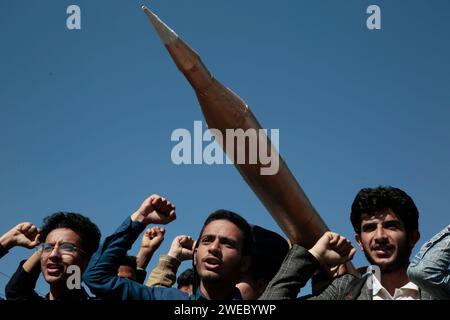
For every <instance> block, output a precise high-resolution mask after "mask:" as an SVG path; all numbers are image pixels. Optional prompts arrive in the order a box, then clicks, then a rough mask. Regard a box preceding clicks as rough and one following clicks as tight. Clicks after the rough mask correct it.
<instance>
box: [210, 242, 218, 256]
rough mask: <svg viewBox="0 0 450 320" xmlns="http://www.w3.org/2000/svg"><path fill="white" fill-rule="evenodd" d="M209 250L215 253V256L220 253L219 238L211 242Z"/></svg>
mask: <svg viewBox="0 0 450 320" xmlns="http://www.w3.org/2000/svg"><path fill="white" fill-rule="evenodd" d="M208 251H209V252H210V253H212V254H214V255H215V256H217V255H218V254H220V241H219V238H216V239H215V240H214V241H212V242H211V244H210V245H209V248H208Z"/></svg>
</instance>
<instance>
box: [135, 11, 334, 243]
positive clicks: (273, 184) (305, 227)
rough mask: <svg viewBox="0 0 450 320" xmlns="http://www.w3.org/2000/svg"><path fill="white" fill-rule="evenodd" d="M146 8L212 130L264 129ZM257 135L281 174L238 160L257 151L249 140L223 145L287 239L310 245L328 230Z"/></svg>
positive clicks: (268, 144) (263, 138) (269, 146)
mask: <svg viewBox="0 0 450 320" xmlns="http://www.w3.org/2000/svg"><path fill="white" fill-rule="evenodd" d="M142 9H143V10H144V12H145V14H146V15H147V16H148V18H149V20H150V22H151V23H152V25H153V26H154V28H155V29H156V31H157V33H158V35H159V37H160V38H161V41H162V42H163V43H164V45H165V47H166V49H167V50H168V51H169V54H170V55H171V57H172V59H173V61H174V62H175V64H176V66H177V67H178V69H179V70H180V71H181V72H182V73H183V74H184V76H185V77H186V79H187V80H188V81H189V83H190V84H191V86H192V88H193V89H194V91H195V93H196V95H197V98H198V101H199V103H200V106H201V109H202V112H203V114H204V117H205V120H206V122H207V124H208V127H209V129H210V130H211V129H217V130H219V131H220V132H221V133H222V137H226V136H227V135H226V130H227V129H234V130H236V129H242V130H243V131H247V130H248V129H253V130H255V131H256V132H261V130H262V128H261V126H260V124H259V123H258V121H257V119H256V118H255V116H254V115H253V113H252V111H251V110H250V108H249V107H248V105H247V104H246V103H245V102H244V101H243V100H242V99H241V98H240V97H239V96H238V95H236V94H235V93H234V92H233V91H231V90H230V89H228V88H227V87H225V86H224V85H222V84H221V83H220V82H219V81H217V80H216V79H215V78H214V77H213V76H212V75H211V73H210V72H209V71H208V69H207V68H206V67H205V65H204V64H203V62H202V60H201V58H200V56H199V55H198V54H197V53H196V52H195V51H194V50H193V49H192V48H191V47H190V46H189V45H188V44H186V43H185V42H184V41H183V40H182V39H181V38H180V37H179V36H178V35H177V34H176V33H175V32H174V31H173V30H172V29H170V28H169V27H168V26H167V25H166V24H165V23H164V22H163V21H161V20H160V19H159V17H158V16H157V15H155V14H154V13H153V12H152V11H150V10H149V9H148V8H146V7H142ZM213 131H214V130H213ZM257 139H258V143H259V146H260V147H261V146H263V147H265V148H266V150H268V152H269V153H270V155H271V158H272V159H276V161H278V167H277V168H278V170H277V172H275V173H273V174H262V172H264V169H267V168H266V164H263V163H262V162H261V161H259V160H258V161H257V162H256V163H239V161H236V156H237V155H238V153H239V151H242V149H243V148H244V150H245V153H246V155H247V158H246V159H249V157H250V156H251V155H252V154H251V153H252V152H254V151H252V150H251V148H250V146H249V145H248V144H247V143H244V144H242V143H241V144H237V145H234V148H233V149H232V150H230V149H229V148H226V146H227V145H228V143H229V142H230V141H227V139H226V138H225V139H224V140H223V143H222V144H221V147H222V148H223V150H224V152H225V153H226V154H227V155H228V157H229V158H231V159H232V160H233V163H234V165H235V166H236V168H237V169H238V171H239V172H240V174H241V175H242V177H243V178H244V179H245V181H246V182H247V184H248V185H249V186H250V187H251V188H252V190H253V191H254V192H255V194H256V195H257V196H258V198H259V199H260V200H261V202H262V203H263V204H264V206H265V207H266V208H267V210H268V211H269V212H270V214H271V215H272V217H273V218H274V219H275V221H276V222H277V223H278V225H279V226H280V228H281V229H283V231H284V232H285V233H286V235H287V236H288V237H289V239H290V240H291V241H292V242H293V243H298V244H300V245H302V246H303V247H305V248H308V249H309V248H311V247H312V246H313V245H314V244H315V243H316V241H317V240H318V239H319V238H320V237H321V236H322V235H323V233H324V232H326V231H327V230H328V228H327V226H326V224H325V222H324V221H323V220H322V218H321V217H320V215H319V214H318V213H317V211H316V210H315V209H314V207H313V206H312V204H311V202H310V201H309V199H308V197H307V196H306V194H305V192H304V191H303V190H302V188H301V187H300V185H299V184H298V182H297V181H296V179H295V178H294V176H293V175H292V173H291V171H290V170H289V168H288V166H287V164H286V163H285V162H284V160H283V159H282V157H281V156H280V155H279V153H278V150H276V148H275V147H274V146H273V144H272V143H271V141H270V140H269V139H268V138H267V136H266V135H264V134H262V135H261V134H260V135H258V137H257ZM216 141H219V142H220V141H221V140H220V139H218V140H216ZM230 145H232V144H230Z"/></svg>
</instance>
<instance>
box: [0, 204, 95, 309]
mask: <svg viewBox="0 0 450 320" xmlns="http://www.w3.org/2000/svg"><path fill="white" fill-rule="evenodd" d="M100 237H101V234H100V231H99V229H98V227H97V226H96V225H95V224H94V223H92V222H91V220H89V218H87V217H85V216H83V215H81V214H78V213H72V212H58V213H55V214H52V215H50V216H48V217H46V218H45V219H44V223H43V226H42V228H41V230H40V236H39V239H40V241H41V242H42V244H41V245H39V247H38V250H37V251H36V252H35V253H34V254H33V255H32V256H31V257H30V258H29V259H28V260H26V261H23V262H21V263H20V265H19V268H18V269H17V271H16V272H15V273H14V275H13V276H12V277H11V280H10V281H9V282H8V284H7V285H6V289H5V293H6V297H7V299H9V300H85V299H88V298H89V296H88V294H87V293H86V291H85V290H84V289H83V288H82V287H78V288H77V287H73V286H70V285H68V280H69V277H70V276H71V274H72V273H71V272H69V270H68V269H69V267H70V266H76V267H77V268H75V269H78V270H79V271H80V276H81V273H82V272H83V271H84V269H85V268H86V266H87V264H88V263H89V260H90V258H91V256H92V254H93V253H94V252H95V251H96V250H97V248H98V245H99V242H100ZM40 272H42V275H43V276H44V279H45V281H46V282H47V283H48V284H49V286H50V292H49V293H48V294H47V295H46V296H45V297H41V296H39V295H38V294H37V293H36V291H35V290H34V288H35V286H36V281H37V279H38V278H39V274H40ZM75 273H76V272H75Z"/></svg>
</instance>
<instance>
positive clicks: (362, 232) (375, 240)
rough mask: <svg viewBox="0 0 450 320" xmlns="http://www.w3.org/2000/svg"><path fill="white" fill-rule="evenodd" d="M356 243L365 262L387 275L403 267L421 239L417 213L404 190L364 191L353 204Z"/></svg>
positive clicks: (379, 188) (376, 189) (367, 189)
mask: <svg viewBox="0 0 450 320" xmlns="http://www.w3.org/2000/svg"><path fill="white" fill-rule="evenodd" d="M350 220H351V222H352V225H353V228H354V230H355V232H356V235H355V239H356V241H357V242H358V245H359V246H360V248H361V250H363V251H364V254H365V255H366V258H367V260H369V262H370V263H371V264H373V265H378V266H379V267H380V269H381V270H382V271H385V272H390V271H395V270H398V269H399V268H402V267H405V265H407V264H408V262H409V256H410V255H411V251H412V248H413V247H414V245H415V244H416V242H417V241H418V240H419V238H420V233H419V230H418V229H419V212H418V210H417V207H416V205H415V204H414V201H413V200H412V199H411V197H410V196H409V195H408V194H406V192H404V191H403V190H400V189H398V188H393V187H377V188H364V189H362V190H360V191H359V193H358V194H357V195H356V198H355V200H354V201H353V204H352V211H351V214H350Z"/></svg>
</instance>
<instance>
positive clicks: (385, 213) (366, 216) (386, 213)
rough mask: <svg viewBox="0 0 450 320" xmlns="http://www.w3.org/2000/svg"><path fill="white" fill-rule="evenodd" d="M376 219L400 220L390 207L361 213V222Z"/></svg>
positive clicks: (374, 220)
mask: <svg viewBox="0 0 450 320" xmlns="http://www.w3.org/2000/svg"><path fill="white" fill-rule="evenodd" d="M376 221H400V222H401V220H400V219H399V217H398V216H397V215H396V214H395V213H394V212H393V211H392V210H391V209H386V210H382V211H377V212H370V213H363V214H361V222H362V223H369V222H376Z"/></svg>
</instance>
